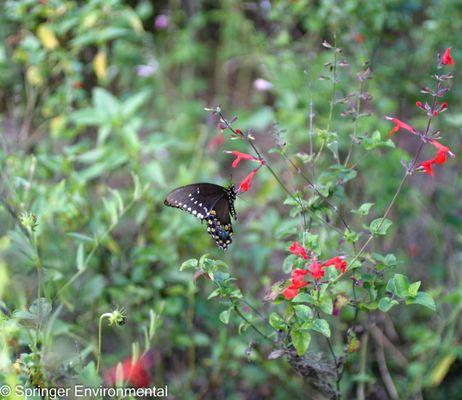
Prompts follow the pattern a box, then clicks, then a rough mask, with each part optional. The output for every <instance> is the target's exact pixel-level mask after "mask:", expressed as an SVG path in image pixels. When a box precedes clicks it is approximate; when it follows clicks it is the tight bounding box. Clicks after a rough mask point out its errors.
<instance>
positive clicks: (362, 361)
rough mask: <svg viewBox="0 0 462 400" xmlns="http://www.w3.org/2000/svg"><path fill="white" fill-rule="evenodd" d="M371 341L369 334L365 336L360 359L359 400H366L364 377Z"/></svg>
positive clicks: (357, 392) (357, 393) (357, 394)
mask: <svg viewBox="0 0 462 400" xmlns="http://www.w3.org/2000/svg"><path fill="white" fill-rule="evenodd" d="M368 341H369V334H368V333H365V334H364V339H363V341H362V342H363V343H362V345H361V353H360V358H359V377H360V379H361V380H360V382H359V384H358V389H357V391H356V397H357V399H358V400H364V399H365V398H366V397H365V390H364V386H365V385H364V375H365V374H366V361H367V345H368Z"/></svg>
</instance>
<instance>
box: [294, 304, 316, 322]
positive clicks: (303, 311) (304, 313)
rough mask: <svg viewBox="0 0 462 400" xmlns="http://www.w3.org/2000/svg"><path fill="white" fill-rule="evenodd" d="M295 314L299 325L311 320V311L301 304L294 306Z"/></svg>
mask: <svg viewBox="0 0 462 400" xmlns="http://www.w3.org/2000/svg"><path fill="white" fill-rule="evenodd" d="M294 310H295V314H297V318H298V319H299V320H300V322H301V323H303V322H305V321H307V320H309V319H311V318H313V311H311V308H310V307H308V306H305V305H303V304H298V305H295V306H294Z"/></svg>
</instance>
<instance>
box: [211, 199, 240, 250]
mask: <svg viewBox="0 0 462 400" xmlns="http://www.w3.org/2000/svg"><path fill="white" fill-rule="evenodd" d="M229 203H230V202H229V200H228V198H222V199H220V200H218V202H217V203H216V205H215V207H214V208H213V209H212V210H211V211H210V213H209V215H208V216H207V217H206V218H205V221H207V232H208V233H209V234H210V236H211V237H212V239H213V240H215V243H216V244H217V245H218V246H219V247H221V248H222V249H223V250H226V249H227V248H228V246H229V245H230V244H231V242H232V241H233V239H232V236H233V226H232V225H231V218H230V207H229Z"/></svg>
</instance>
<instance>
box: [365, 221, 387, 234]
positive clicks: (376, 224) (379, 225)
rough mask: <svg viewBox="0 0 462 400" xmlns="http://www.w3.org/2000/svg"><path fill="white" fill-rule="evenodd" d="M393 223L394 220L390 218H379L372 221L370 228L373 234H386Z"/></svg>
mask: <svg viewBox="0 0 462 400" xmlns="http://www.w3.org/2000/svg"><path fill="white" fill-rule="evenodd" d="M391 225H392V222H391V221H390V220H389V219H388V218H385V219H383V218H377V219H374V220H373V221H372V222H371V224H370V225H369V230H370V231H371V233H372V234H373V235H385V234H386V233H387V231H388V229H389V228H390V226H391Z"/></svg>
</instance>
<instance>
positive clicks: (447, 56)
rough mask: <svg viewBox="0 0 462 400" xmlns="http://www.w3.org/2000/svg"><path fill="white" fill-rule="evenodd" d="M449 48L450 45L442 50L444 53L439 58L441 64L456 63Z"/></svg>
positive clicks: (453, 64)
mask: <svg viewBox="0 0 462 400" xmlns="http://www.w3.org/2000/svg"><path fill="white" fill-rule="evenodd" d="M451 49H452V48H451V47H448V48H447V49H446V50H444V53H443V55H442V56H441V59H440V64H441V65H452V66H453V67H454V66H455V65H456V63H455V62H454V60H453V59H452V56H451Z"/></svg>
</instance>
